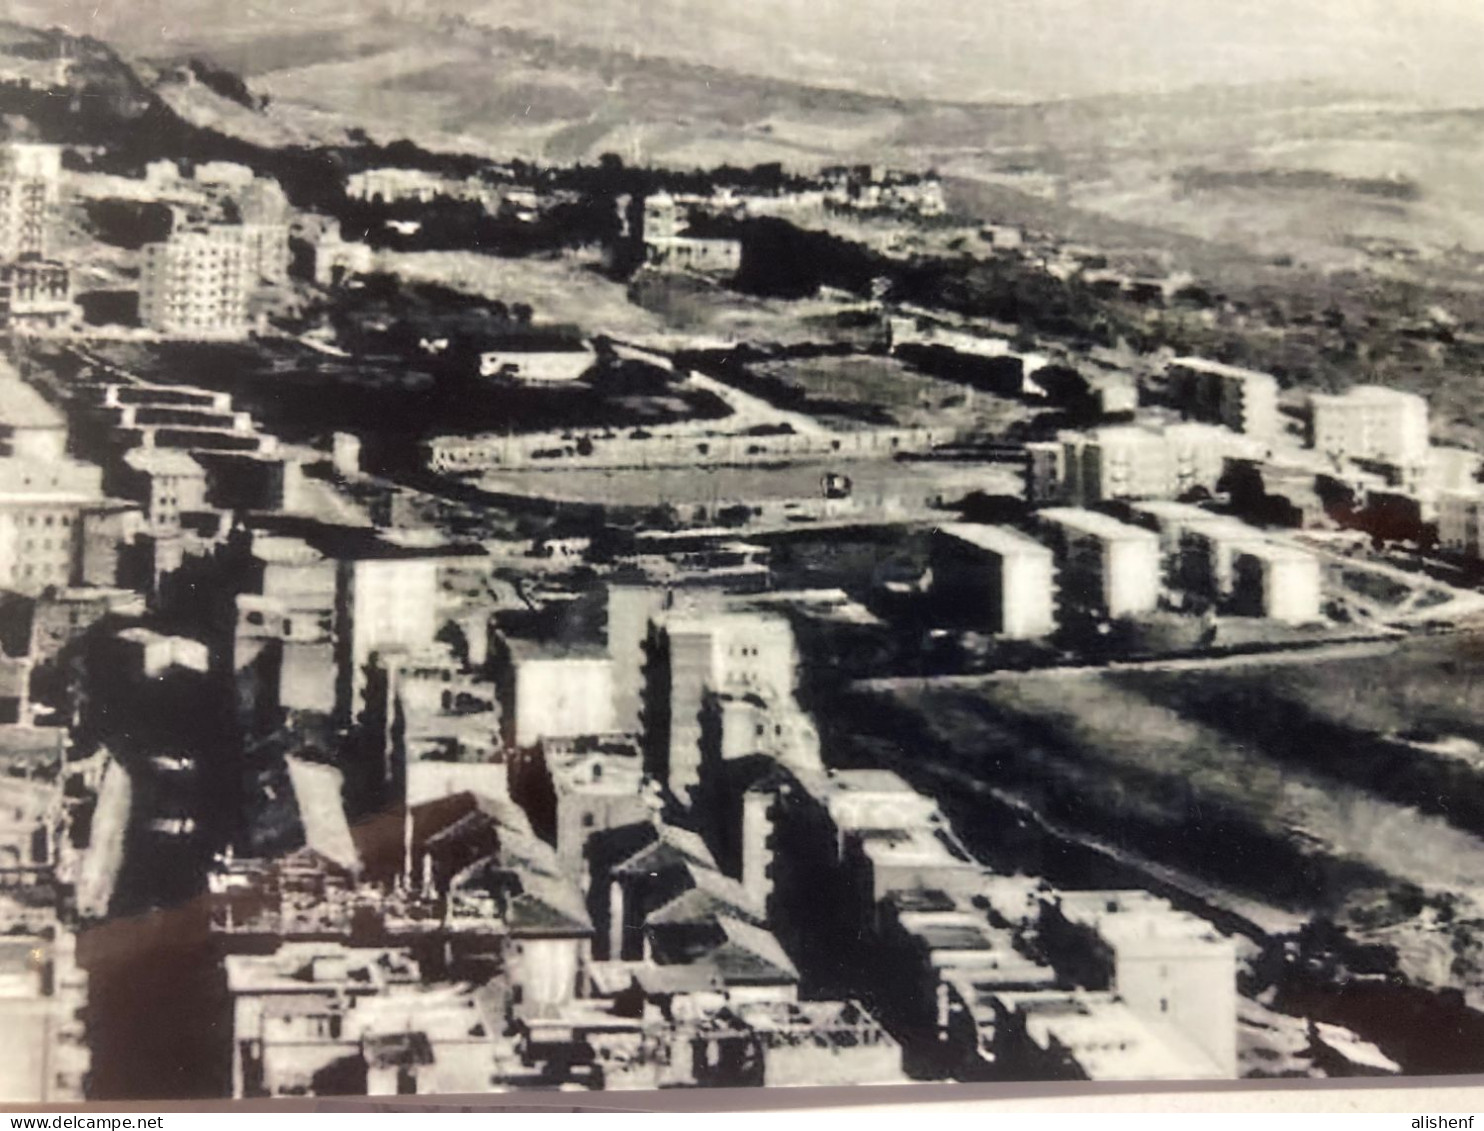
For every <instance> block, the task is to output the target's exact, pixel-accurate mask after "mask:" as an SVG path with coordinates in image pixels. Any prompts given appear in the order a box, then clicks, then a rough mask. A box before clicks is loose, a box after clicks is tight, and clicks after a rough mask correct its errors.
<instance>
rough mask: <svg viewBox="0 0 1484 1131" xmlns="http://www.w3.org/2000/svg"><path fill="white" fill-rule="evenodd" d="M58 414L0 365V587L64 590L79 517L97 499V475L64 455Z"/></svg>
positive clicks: (74, 562)
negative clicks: (50, 587)
mask: <svg viewBox="0 0 1484 1131" xmlns="http://www.w3.org/2000/svg"><path fill="white" fill-rule="evenodd" d="M66 448H67V424H66V420H65V419H64V418H63V416H62V414H61V413H60V412H59V411H58V410H57V409H56V408H54V407H53V406H52V405H50V404H48V403H47V401H46V400H45V399H43V398H42V396H41V395H40V394H39V393H37V392H36V390H35V389H33V388H31V386H30V385H28V384H26V383H25V382H24V381H23V380H21V378H20V376H19V375H18V374H17V373H16V372H15V370H14V369H12V368H11V367H10V366H9V365H8V364H3V365H0V589H11V590H14V591H16V592H20V593H39V592H41V590H42V589H44V588H46V587H47V586H51V585H55V586H66V585H70V584H71V583H72V582H73V580H74V576H75V574H76V573H77V572H78V565H79V562H80V558H81V552H82V513H83V511H84V510H86V509H87V508H89V507H90V506H95V505H97V504H98V503H100V502H102V500H103V472H102V470H101V469H100V468H98V467H95V466H93V465H92V464H88V463H80V462H78V461H76V460H71V459H68V458H67V457H66V454H65V453H66Z"/></svg>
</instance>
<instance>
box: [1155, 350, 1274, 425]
mask: <svg viewBox="0 0 1484 1131" xmlns="http://www.w3.org/2000/svg"><path fill="white" fill-rule="evenodd" d="M1169 379H1170V391H1171V393H1172V394H1173V395H1174V397H1175V400H1176V403H1177V404H1178V405H1179V407H1180V408H1181V409H1182V410H1184V411H1185V412H1187V413H1189V414H1190V415H1191V416H1193V417H1194V418H1195V419H1197V420H1200V421H1204V422H1206V423H1208V424H1222V425H1225V426H1226V427H1228V428H1230V429H1231V430H1232V431H1233V432H1240V433H1242V434H1243V435H1246V436H1251V437H1253V438H1254V439H1257V440H1263V441H1266V442H1271V441H1272V440H1273V439H1274V438H1275V437H1276V436H1277V435H1278V381H1277V379H1276V378H1275V377H1273V376H1272V374H1270V373H1261V372H1259V371H1257V370H1255V369H1243V368H1241V367H1240V366H1236V365H1226V364H1224V363H1222V362H1219V361H1207V360H1206V359H1205V358H1199V357H1177V358H1176V359H1175V360H1174V361H1172V362H1171V363H1170V368H1169Z"/></svg>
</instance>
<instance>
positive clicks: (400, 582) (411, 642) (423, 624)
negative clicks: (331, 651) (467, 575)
mask: <svg viewBox="0 0 1484 1131" xmlns="http://www.w3.org/2000/svg"><path fill="white" fill-rule="evenodd" d="M336 606H337V613H338V617H337V619H338V621H339V624H338V626H337V636H338V637H339V640H340V647H341V649H342V654H341V656H340V657H339V666H340V673H339V674H340V681H341V691H340V694H339V695H338V696H337V698H338V699H339V703H340V709H341V712H342V713H343V714H345V715H348V716H349V717H354V716H355V715H356V714H358V713H359V712H360V711H361V710H363V709H364V708H365V705H366V680H367V671H368V668H369V665H370V660H371V654H372V653H373V652H381V651H405V652H420V651H423V650H426V649H427V648H430V647H432V644H433V636H434V633H436V632H437V629H438V624H437V617H438V562H437V559H436V558H431V557H396V556H389V557H374V558H362V559H359V560H352V561H342V562H341V563H340V565H339V583H338V596H337V599H336Z"/></svg>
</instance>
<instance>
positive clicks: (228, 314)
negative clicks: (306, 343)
mask: <svg viewBox="0 0 1484 1131" xmlns="http://www.w3.org/2000/svg"><path fill="white" fill-rule="evenodd" d="M251 268H252V264H251V262H250V259H249V255H248V247H247V243H246V240H245V238H244V235H243V229H242V228H241V226H234V225H225V224H213V225H207V226H203V227H199V228H193V229H187V230H185V231H177V232H172V233H171V234H170V236H169V238H168V239H166V240H164V241H163V242H161V243H153V244H148V245H146V246H145V248H144V265H143V267H142V269H141V271H140V289H139V316H140V320H141V321H142V322H143V323H144V325H145V326H147V327H149V328H150V329H151V330H157V331H159V332H160V333H163V334H170V335H174V336H179V337H186V338H241V337H244V336H245V335H246V334H247V331H248V309H247V301H248V294H249V291H250V289H251V287H252V284H253V282H254V278H255V276H254V272H253V271H252V269H251Z"/></svg>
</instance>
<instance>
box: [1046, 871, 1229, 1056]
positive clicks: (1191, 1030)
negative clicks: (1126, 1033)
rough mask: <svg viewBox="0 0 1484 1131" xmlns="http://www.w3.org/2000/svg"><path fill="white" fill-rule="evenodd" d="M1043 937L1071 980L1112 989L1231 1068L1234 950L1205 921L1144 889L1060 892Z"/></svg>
mask: <svg viewBox="0 0 1484 1131" xmlns="http://www.w3.org/2000/svg"><path fill="white" fill-rule="evenodd" d="M1040 929H1041V940H1042V945H1043V947H1044V949H1045V951H1046V953H1047V954H1048V955H1049V956H1050V957H1051V960H1052V964H1053V965H1054V966H1056V967H1057V968H1058V970H1059V971H1061V972H1064V973H1065V974H1066V975H1067V976H1068V977H1069V979H1070V981H1071V982H1072V984H1074V985H1078V986H1081V987H1084V988H1085V989H1087V990H1091V991H1094V992H1098V991H1112V992H1114V993H1116V994H1117V995H1118V996H1119V997H1120V998H1121V999H1122V1000H1123V1002H1124V1003H1125V1004H1126V1005H1127V1006H1128V1008H1129V1009H1130V1010H1131V1011H1133V1013H1134V1014H1135V1015H1136V1016H1137V1017H1138V1018H1139V1019H1140V1020H1142V1021H1143V1022H1145V1023H1146V1024H1148V1025H1153V1026H1157V1027H1159V1028H1160V1029H1163V1030H1165V1031H1167V1032H1169V1033H1170V1034H1171V1035H1173V1036H1174V1037H1175V1038H1176V1039H1175V1041H1172V1042H1171V1043H1174V1044H1184V1045H1186V1046H1193V1048H1194V1049H1195V1050H1198V1051H1199V1053H1200V1054H1201V1055H1202V1056H1203V1057H1204V1058H1205V1059H1206V1060H1207V1061H1208V1062H1209V1064H1210V1066H1211V1068H1213V1069H1214V1070H1215V1074H1217V1075H1220V1076H1223V1077H1227V1078H1235V1076H1236V1075H1237V954H1236V946H1235V944H1234V943H1233V942H1232V940H1231V939H1229V938H1226V937H1225V936H1223V935H1221V934H1219V933H1217V932H1216V930H1215V929H1214V928H1213V927H1212V926H1211V925H1210V924H1209V923H1207V922H1206V921H1205V920H1203V919H1199V918H1197V917H1196V916H1194V915H1191V914H1188V913H1186V912H1183V911H1177V910H1176V909H1175V908H1174V907H1172V906H1171V905H1170V904H1169V903H1168V902H1167V901H1166V900H1163V899H1160V898H1159V897H1158V896H1155V895H1151V894H1150V893H1148V892H1144V891H1086V892H1058V893H1056V894H1054V895H1051V896H1048V897H1047V898H1046V899H1045V900H1044V901H1043V904H1042V913H1041V924H1040Z"/></svg>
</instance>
